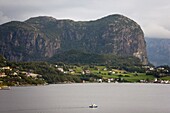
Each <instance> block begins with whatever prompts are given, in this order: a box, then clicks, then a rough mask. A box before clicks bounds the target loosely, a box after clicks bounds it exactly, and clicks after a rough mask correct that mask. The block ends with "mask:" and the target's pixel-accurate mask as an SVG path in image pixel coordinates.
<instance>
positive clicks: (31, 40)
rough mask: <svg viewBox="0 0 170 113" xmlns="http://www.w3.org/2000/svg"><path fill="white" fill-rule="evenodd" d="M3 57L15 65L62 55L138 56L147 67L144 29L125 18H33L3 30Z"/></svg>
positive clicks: (0, 31)
mask: <svg viewBox="0 0 170 113" xmlns="http://www.w3.org/2000/svg"><path fill="white" fill-rule="evenodd" d="M0 47H1V48H0V54H2V55H3V56H5V57H6V58H7V59H9V60H12V61H37V60H46V59H49V58H51V57H52V56H54V55H55V54H57V53H58V52H59V51H68V50H79V51H83V52H87V53H95V54H114V55H118V56H124V57H126V56H135V57H137V58H139V59H140V60H141V62H143V64H147V53H146V44H145V40H144V34H143V31H142V29H141V27H140V26H139V25H138V24H137V23H136V22H134V21H133V20H131V19H129V18H127V17H125V16H123V15H118V14H116V15H109V16H107V17H104V18H101V19H98V20H94V21H79V22H75V21H73V20H57V19H55V18H53V17H46V16H41V17H34V18H30V19H28V20H26V21H24V22H19V21H13V22H9V23H6V24H3V25H1V26H0Z"/></svg>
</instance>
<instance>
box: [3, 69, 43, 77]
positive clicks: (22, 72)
mask: <svg viewBox="0 0 170 113" xmlns="http://www.w3.org/2000/svg"><path fill="white" fill-rule="evenodd" d="M0 70H1V72H0V77H1V78H3V77H6V76H8V74H7V73H6V72H7V71H8V72H10V75H11V76H17V75H19V74H22V75H25V76H26V77H32V78H38V77H42V75H40V74H35V73H30V72H25V71H19V70H17V71H13V70H12V68H11V67H9V66H6V67H1V68H0Z"/></svg>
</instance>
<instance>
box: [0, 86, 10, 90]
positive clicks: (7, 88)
mask: <svg viewBox="0 0 170 113" xmlns="http://www.w3.org/2000/svg"><path fill="white" fill-rule="evenodd" d="M0 89H1V90H10V89H11V88H10V87H9V86H2V87H1V88H0Z"/></svg>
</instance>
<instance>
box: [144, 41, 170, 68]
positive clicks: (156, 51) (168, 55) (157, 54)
mask: <svg viewBox="0 0 170 113" xmlns="http://www.w3.org/2000/svg"><path fill="white" fill-rule="evenodd" d="M146 43H147V54H148V59H149V62H151V63H152V64H153V65H155V66H160V65H169V66H170V39H162V38H146Z"/></svg>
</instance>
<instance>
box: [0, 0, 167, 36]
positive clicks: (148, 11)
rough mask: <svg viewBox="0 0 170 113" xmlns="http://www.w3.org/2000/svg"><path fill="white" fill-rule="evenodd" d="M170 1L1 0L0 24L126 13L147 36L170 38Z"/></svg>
mask: <svg viewBox="0 0 170 113" xmlns="http://www.w3.org/2000/svg"><path fill="white" fill-rule="evenodd" d="M169 11H170V0H0V24H3V23H6V22H9V21H25V20H27V19H29V18H30V17H36V16H52V17H54V18H56V19H72V20H75V21H89V20H96V19H99V18H102V17H104V16H107V15H111V14H122V15H124V16H127V17H129V18H130V19H132V20H134V21H136V22H137V23H138V24H139V25H140V26H141V28H142V30H143V31H144V34H145V37H152V38H169V39H170V13H169Z"/></svg>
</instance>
